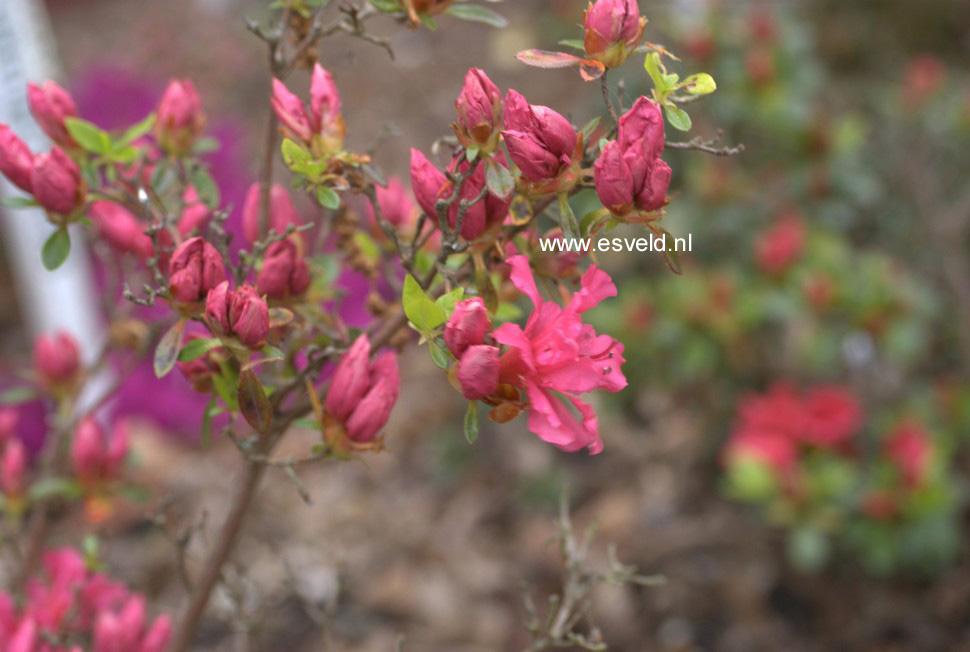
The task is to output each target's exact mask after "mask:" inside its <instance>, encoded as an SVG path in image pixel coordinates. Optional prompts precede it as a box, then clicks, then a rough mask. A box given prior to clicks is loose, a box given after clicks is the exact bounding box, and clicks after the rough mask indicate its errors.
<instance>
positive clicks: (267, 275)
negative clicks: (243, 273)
mask: <svg viewBox="0 0 970 652" xmlns="http://www.w3.org/2000/svg"><path fill="white" fill-rule="evenodd" d="M308 287H310V270H309V268H308V267H307V264H306V261H305V260H303V258H302V257H300V255H299V252H298V251H297V248H296V245H295V244H293V242H292V241H291V240H279V241H277V242H274V243H273V244H271V245H270V246H269V247H268V248H267V249H266V255H265V256H264V257H263V266H262V267H261V268H260V270H259V274H258V275H257V276H256V289H258V290H259V292H260V293H261V294H265V295H266V296H268V297H270V298H271V299H286V298H289V297H291V296H298V295H301V294H303V293H304V292H306V289H307V288H308Z"/></svg>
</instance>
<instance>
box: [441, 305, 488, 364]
mask: <svg viewBox="0 0 970 652" xmlns="http://www.w3.org/2000/svg"><path fill="white" fill-rule="evenodd" d="M489 327H490V324H489V321H488V311H487V310H486V309H485V302H484V301H483V300H482V299H481V297H473V298H471V299H465V300H464V301H459V302H458V303H456V304H455V310H454V312H452V313H451V317H450V318H449V319H448V323H447V324H445V333H444V338H445V344H446V345H447V346H448V350H449V351H451V353H452V355H454V356H455V357H456V358H460V357H461V354H462V353H464V352H465V349H467V348H468V347H469V346H474V345H476V344H484V343H485V334H486V333H487V332H488V329H489Z"/></svg>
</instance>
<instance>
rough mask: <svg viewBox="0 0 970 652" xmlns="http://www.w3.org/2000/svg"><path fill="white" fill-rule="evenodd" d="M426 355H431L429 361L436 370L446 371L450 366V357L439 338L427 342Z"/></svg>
mask: <svg viewBox="0 0 970 652" xmlns="http://www.w3.org/2000/svg"><path fill="white" fill-rule="evenodd" d="M428 353H430V354H431V361H432V362H433V363H434V364H435V366H436V367H438V369H447V368H448V367H450V366H451V363H452V357H451V354H450V353H449V352H448V349H446V348H445V347H444V346H442V344H441V342H440V340H439V338H437V337H435V338H432V339H430V340H428Z"/></svg>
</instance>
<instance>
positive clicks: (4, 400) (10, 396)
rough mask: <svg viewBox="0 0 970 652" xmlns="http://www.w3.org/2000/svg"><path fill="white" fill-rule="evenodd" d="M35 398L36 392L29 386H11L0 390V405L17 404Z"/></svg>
mask: <svg viewBox="0 0 970 652" xmlns="http://www.w3.org/2000/svg"><path fill="white" fill-rule="evenodd" d="M35 398H37V392H35V391H34V390H33V389H31V388H30V387H12V388H10V389H8V390H5V391H4V392H0V405H19V404H20V403H26V402H27V401H32V400H34V399H35Z"/></svg>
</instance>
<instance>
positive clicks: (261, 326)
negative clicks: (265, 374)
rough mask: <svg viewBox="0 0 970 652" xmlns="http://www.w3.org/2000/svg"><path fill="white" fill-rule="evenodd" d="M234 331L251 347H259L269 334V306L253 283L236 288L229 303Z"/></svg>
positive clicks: (240, 339)
mask: <svg viewBox="0 0 970 652" xmlns="http://www.w3.org/2000/svg"><path fill="white" fill-rule="evenodd" d="M229 320H230V323H231V325H232V332H233V333H234V334H235V335H236V337H238V338H239V341H240V342H242V343H243V344H245V345H246V346H248V347H249V348H259V347H260V346H262V345H263V344H264V343H265V342H266V336H267V335H268V334H269V306H267V305H266V301H265V300H264V299H263V298H262V297H261V296H259V292H257V291H256V288H254V287H253V286H251V285H242V286H240V287H238V288H236V291H235V292H233V294H232V299H231V301H230V304H229Z"/></svg>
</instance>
